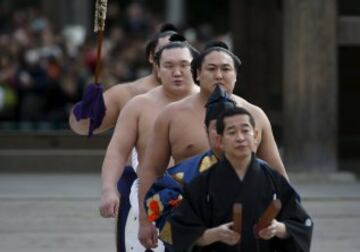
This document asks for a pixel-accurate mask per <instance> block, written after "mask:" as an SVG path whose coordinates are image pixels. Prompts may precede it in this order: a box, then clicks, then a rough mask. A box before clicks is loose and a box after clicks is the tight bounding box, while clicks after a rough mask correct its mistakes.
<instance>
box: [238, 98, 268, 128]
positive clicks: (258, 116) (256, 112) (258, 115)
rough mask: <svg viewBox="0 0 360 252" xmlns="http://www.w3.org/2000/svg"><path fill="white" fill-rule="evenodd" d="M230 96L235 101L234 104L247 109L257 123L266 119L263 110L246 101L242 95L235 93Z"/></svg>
mask: <svg viewBox="0 0 360 252" xmlns="http://www.w3.org/2000/svg"><path fill="white" fill-rule="evenodd" d="M232 98H233V99H234V101H235V102H236V105H237V106H239V107H243V108H245V109H246V110H248V111H249V112H250V113H251V114H252V115H253V116H254V118H255V120H256V121H258V123H263V122H264V120H268V119H267V116H266V114H265V112H264V111H263V110H262V109H261V108H260V107H258V106H256V105H254V104H252V103H250V102H248V101H247V100H245V99H244V98H242V97H239V96H237V95H232Z"/></svg>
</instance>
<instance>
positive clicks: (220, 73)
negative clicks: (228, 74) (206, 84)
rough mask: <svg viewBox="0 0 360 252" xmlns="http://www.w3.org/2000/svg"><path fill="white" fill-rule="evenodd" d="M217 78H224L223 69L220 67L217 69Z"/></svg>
mask: <svg viewBox="0 0 360 252" xmlns="http://www.w3.org/2000/svg"><path fill="white" fill-rule="evenodd" d="M215 78H216V80H222V78H223V74H222V72H221V69H218V70H217V71H216V73H215Z"/></svg>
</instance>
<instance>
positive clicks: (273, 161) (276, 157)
mask: <svg viewBox="0 0 360 252" xmlns="http://www.w3.org/2000/svg"><path fill="white" fill-rule="evenodd" d="M256 113H257V114H258V120H259V122H256V123H259V126H260V127H261V132H262V133H261V139H260V145H259V147H258V149H257V156H258V157H259V158H261V159H263V160H265V161H266V162H268V163H269V165H270V167H272V168H274V169H275V170H276V171H277V172H279V173H280V174H281V175H283V176H284V177H285V178H286V179H287V180H289V177H288V175H287V173H286V170H285V167H284V164H283V162H282V160H281V157H280V153H279V149H278V147H277V145H276V142H275V138H274V134H273V131H272V128H271V124H270V121H269V119H268V117H267V116H266V114H265V112H264V111H263V110H261V109H260V108H258V107H256Z"/></svg>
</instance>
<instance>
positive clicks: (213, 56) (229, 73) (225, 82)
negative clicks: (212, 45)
mask: <svg viewBox="0 0 360 252" xmlns="http://www.w3.org/2000/svg"><path fill="white" fill-rule="evenodd" d="M198 80H199V81H200V86H201V89H202V90H204V91H205V92H206V93H208V94H211V93H212V92H213V90H214V89H215V84H217V83H218V84H220V85H222V86H223V87H224V88H225V89H226V91H228V92H229V93H232V92H233V90H234V87H235V82H236V69H235V66H234V61H233V59H232V58H231V56H230V55H228V54H227V53H225V52H222V51H213V52H211V53H209V54H208V55H206V56H205V58H204V61H203V63H202V65H201V68H200V71H199V72H198Z"/></svg>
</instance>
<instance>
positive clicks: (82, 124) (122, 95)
mask: <svg viewBox="0 0 360 252" xmlns="http://www.w3.org/2000/svg"><path fill="white" fill-rule="evenodd" d="M127 86H128V85H126V84H118V85H116V86H114V87H111V88H109V89H108V90H106V91H105V92H104V94H103V96H104V102H105V107H106V112H105V117H104V119H103V121H102V123H101V125H100V127H99V128H97V129H96V130H95V131H94V134H99V133H102V132H104V131H106V130H108V129H110V128H113V127H114V126H115V123H116V120H117V118H118V116H119V113H120V111H121V110H122V108H123V107H124V106H125V104H126V103H127V101H128V100H129V99H131V96H130V92H129V91H128V87H127ZM73 111H74V107H73V108H72V109H71V113H70V116H69V125H70V128H71V129H72V130H73V131H74V132H75V133H77V134H79V135H87V134H88V131H89V124H90V120H89V119H84V120H79V121H77V120H76V118H75V115H74V112H73Z"/></svg>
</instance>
